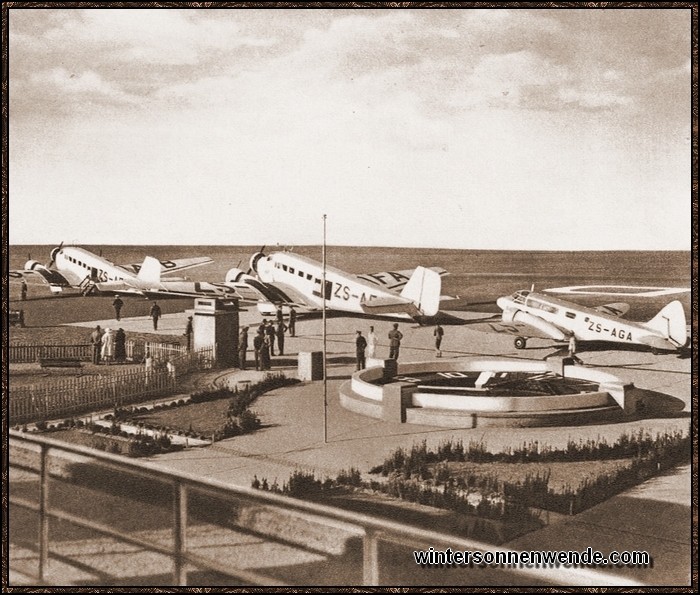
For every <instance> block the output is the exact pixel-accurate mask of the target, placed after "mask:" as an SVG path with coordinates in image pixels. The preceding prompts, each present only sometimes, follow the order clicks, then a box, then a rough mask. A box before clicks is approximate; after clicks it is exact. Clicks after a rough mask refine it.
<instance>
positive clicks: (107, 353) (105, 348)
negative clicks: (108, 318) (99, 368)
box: [102, 328, 114, 364]
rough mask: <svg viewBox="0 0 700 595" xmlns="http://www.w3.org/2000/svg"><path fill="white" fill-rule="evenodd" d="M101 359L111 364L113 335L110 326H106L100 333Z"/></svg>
mask: <svg viewBox="0 0 700 595" xmlns="http://www.w3.org/2000/svg"><path fill="white" fill-rule="evenodd" d="M102 359H103V361H104V362H105V363H107V364H111V363H112V360H113V359H114V335H113V334H112V329H111V328H106V329H105V334H104V335H102Z"/></svg>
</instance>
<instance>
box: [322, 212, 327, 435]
mask: <svg viewBox="0 0 700 595" xmlns="http://www.w3.org/2000/svg"><path fill="white" fill-rule="evenodd" d="M321 296H322V300H323V442H324V443H327V442H328V382H327V375H326V215H325V214H324V215H323V287H322V288H321Z"/></svg>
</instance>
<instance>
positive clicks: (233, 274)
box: [225, 267, 252, 283]
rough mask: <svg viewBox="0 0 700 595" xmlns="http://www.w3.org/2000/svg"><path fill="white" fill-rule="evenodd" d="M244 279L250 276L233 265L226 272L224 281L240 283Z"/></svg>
mask: <svg viewBox="0 0 700 595" xmlns="http://www.w3.org/2000/svg"><path fill="white" fill-rule="evenodd" d="M246 279H252V277H251V276H250V275H248V274H247V273H246V272H245V271H242V270H241V269H237V268H236V267H233V268H232V269H229V271H228V273H226V278H225V281H226V283H240V282H242V281H245V280H246Z"/></svg>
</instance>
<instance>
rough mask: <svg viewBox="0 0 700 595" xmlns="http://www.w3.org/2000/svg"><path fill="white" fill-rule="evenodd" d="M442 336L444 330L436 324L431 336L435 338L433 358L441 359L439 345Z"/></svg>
mask: <svg viewBox="0 0 700 595" xmlns="http://www.w3.org/2000/svg"><path fill="white" fill-rule="evenodd" d="M444 334H445V331H444V329H443V328H442V327H441V326H440V325H439V324H436V325H435V330H434V331H433V335H434V336H435V357H442V351H441V350H440V345H442V337H443V335H444Z"/></svg>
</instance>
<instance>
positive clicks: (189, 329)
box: [185, 316, 194, 351]
mask: <svg viewBox="0 0 700 595" xmlns="http://www.w3.org/2000/svg"><path fill="white" fill-rule="evenodd" d="M193 330H194V329H193V326H192V317H191V316H188V317H187V326H186V327H185V337H187V351H190V350H191V349H192V332H193Z"/></svg>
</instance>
